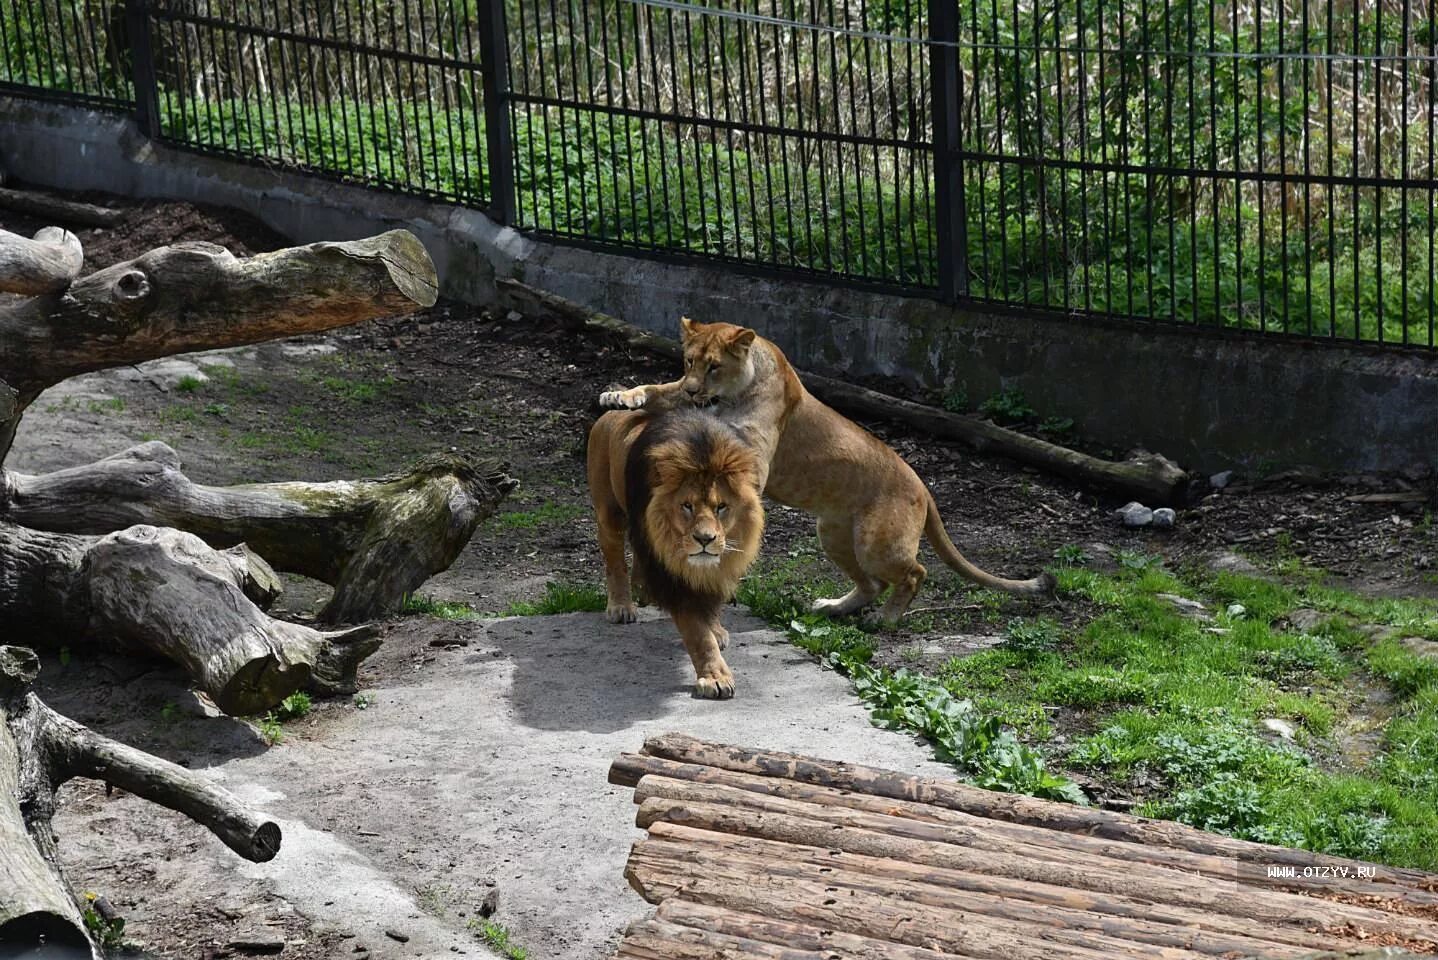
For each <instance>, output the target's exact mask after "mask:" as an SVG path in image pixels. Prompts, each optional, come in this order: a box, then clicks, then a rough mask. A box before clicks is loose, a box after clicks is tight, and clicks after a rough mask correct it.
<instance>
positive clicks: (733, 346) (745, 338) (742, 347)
mask: <svg viewBox="0 0 1438 960" xmlns="http://www.w3.org/2000/svg"><path fill="white" fill-rule="evenodd" d="M755 336H757V334H755V333H754V331H753V330H750V329H749V328H748V327H741V328H740V329H738V330H736V331H734V333H733V334H732V335H731V336H730V337H729V349H730V350H731V351H733V352H734V353H737V354H738V355H739V356H741V357H742V356H743V355H744V354H745V353H747V352H748V351H749V347H750V345H752V344H753V343H754V337H755Z"/></svg>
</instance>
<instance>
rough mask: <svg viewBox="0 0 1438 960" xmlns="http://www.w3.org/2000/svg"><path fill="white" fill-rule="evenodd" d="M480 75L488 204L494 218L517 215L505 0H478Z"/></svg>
mask: <svg viewBox="0 0 1438 960" xmlns="http://www.w3.org/2000/svg"><path fill="white" fill-rule="evenodd" d="M477 9H478V13H479V77H480V84H481V87H482V90H483V95H484V139H485V153H486V157H485V160H486V161H487V163H488V165H489V205H490V209H491V211H492V212H493V214H494V217H495V219H496V220H498V221H499V222H500V223H504V224H513V223H515V221H516V220H517V219H518V218H517V216H516V214H515V200H514V138H513V133H512V131H511V129H510V125H509V97H508V94H509V80H508V78H509V37H508V35H507V34H506V32H505V21H504V0H479V3H478V6H477Z"/></svg>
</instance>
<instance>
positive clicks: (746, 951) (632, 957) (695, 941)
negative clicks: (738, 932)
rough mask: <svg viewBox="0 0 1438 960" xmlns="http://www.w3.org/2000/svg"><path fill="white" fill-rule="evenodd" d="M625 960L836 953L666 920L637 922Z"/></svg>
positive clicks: (786, 959) (788, 958)
mask: <svg viewBox="0 0 1438 960" xmlns="http://www.w3.org/2000/svg"><path fill="white" fill-rule="evenodd" d="M615 956H616V957H618V958H623V960H715V958H719V957H723V958H731V957H732V958H733V960H743V958H750V960H832V958H833V956H834V953H833V952H832V951H822V952H821V951H817V950H796V949H794V948H793V947H781V946H777V945H775V944H772V943H764V942H762V941H759V940H750V939H749V938H747V937H737V936H733V935H730V934H725V933H715V932H713V931H710V930H700V929H697V928H695V927H685V926H681V925H679V924H677V923H669V922H667V921H664V920H636V921H634V922H633V923H631V924H630V925H629V927H628V928H627V929H626V930H625V931H624V941H623V942H622V943H620V944H619V951H618V952H617V953H616V954H615Z"/></svg>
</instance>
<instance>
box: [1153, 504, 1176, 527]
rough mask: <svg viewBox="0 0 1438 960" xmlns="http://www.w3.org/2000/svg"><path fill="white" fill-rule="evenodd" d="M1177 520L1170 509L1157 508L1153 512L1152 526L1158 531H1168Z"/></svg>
mask: <svg viewBox="0 0 1438 960" xmlns="http://www.w3.org/2000/svg"><path fill="white" fill-rule="evenodd" d="M1177 519H1178V514H1176V513H1174V511H1173V508H1172V507H1159V508H1158V509H1157V510H1155V511H1154V512H1153V525H1154V526H1155V527H1158V528H1159V529H1160V530H1167V529H1169V528H1170V527H1172V526H1173V524H1174V521H1176V520H1177Z"/></svg>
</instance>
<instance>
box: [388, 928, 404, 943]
mask: <svg viewBox="0 0 1438 960" xmlns="http://www.w3.org/2000/svg"><path fill="white" fill-rule="evenodd" d="M384 935H385V936H387V937H389V938H390V939H391V940H398V941H399V942H400V943H409V934H407V933H400V932H399V931H398V930H386V931H385V932H384Z"/></svg>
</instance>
